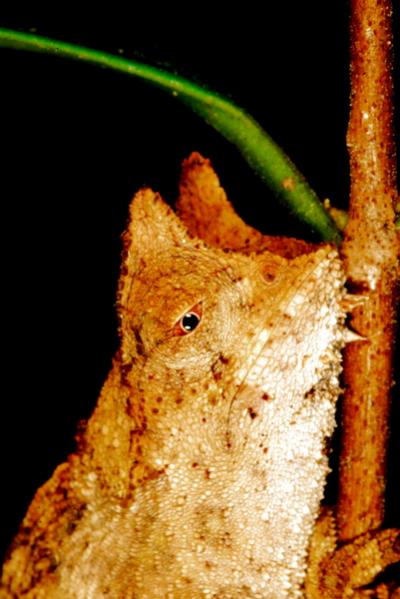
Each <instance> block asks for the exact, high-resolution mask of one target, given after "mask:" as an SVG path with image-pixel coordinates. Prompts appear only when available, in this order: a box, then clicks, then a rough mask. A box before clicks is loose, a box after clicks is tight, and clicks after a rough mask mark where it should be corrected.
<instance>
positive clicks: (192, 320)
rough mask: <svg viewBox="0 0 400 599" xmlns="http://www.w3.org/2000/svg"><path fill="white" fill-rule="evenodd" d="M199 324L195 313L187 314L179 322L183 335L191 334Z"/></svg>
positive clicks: (198, 317)
mask: <svg viewBox="0 0 400 599" xmlns="http://www.w3.org/2000/svg"><path fill="white" fill-rule="evenodd" d="M199 323H200V316H199V315H198V314H196V313H195V312H187V313H186V314H184V315H183V316H182V318H181V319H180V321H179V324H180V326H181V329H182V330H183V332H184V333H191V332H192V331H194V329H195V328H196V327H197V325H198V324H199Z"/></svg>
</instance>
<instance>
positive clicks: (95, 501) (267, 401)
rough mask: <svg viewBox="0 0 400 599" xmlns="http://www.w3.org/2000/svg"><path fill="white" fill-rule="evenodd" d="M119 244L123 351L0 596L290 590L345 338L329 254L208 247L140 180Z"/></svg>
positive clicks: (272, 593) (309, 525)
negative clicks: (291, 254)
mask: <svg viewBox="0 0 400 599" xmlns="http://www.w3.org/2000/svg"><path fill="white" fill-rule="evenodd" d="M124 242H125V255H124V262H123V269H122V274H121V280H120V290H119V309H120V316H121V330H120V333H121V348H120V351H119V353H118V355H117V356H116V358H115V360H114V364H113V368H112V371H111V373H110V375H109V377H108V379H107V381H106V383H105V385H104V388H103V390H102V393H101V396H100V399H99V402H98V405H97V407H96V409H95V412H94V414H93V416H92V417H91V419H90V420H89V422H88V424H87V428H86V430H85V431H84V432H82V433H81V436H80V440H79V447H78V450H77V452H76V454H74V455H72V456H70V458H69V460H68V462H67V463H65V464H63V465H61V466H60V467H59V468H58V469H57V470H56V472H55V473H54V475H53V477H52V478H51V479H50V481H49V482H48V483H46V484H45V485H44V486H43V487H42V488H41V489H40V490H39V491H38V493H37V495H36V497H35V499H34V501H33V503H32V505H31V507H30V509H29V511H28V514H27V516H26V517H25V520H24V522H23V525H22V527H21V531H20V533H19V535H18V536H17V538H16V540H15V542H14V544H13V547H12V549H11V551H10V554H9V558H8V561H7V562H6V564H5V567H4V573H3V584H2V587H1V590H0V597H1V598H2V599H11V598H15V597H24V598H26V599H44V598H46V599H66V598H68V599H102V598H109V599H133V598H140V599H145V598H149V599H150V598H154V599H155V598H167V597H168V598H188V599H189V598H193V599H196V598H205V599H211V598H219V599H234V598H238V599H239V598H240V599H245V598H274V599H280V598H287V597H288V598H289V597H290V598H296V597H301V596H302V595H303V592H304V591H303V590H302V588H303V587H302V585H303V583H304V577H305V570H306V560H307V550H308V546H309V541H310V536H311V533H312V530H313V526H314V523H315V520H316V517H317V515H318V509H319V503H320V500H321V497H322V494H323V486H324V480H325V476H326V473H327V470H328V466H327V458H326V456H325V442H326V439H327V437H328V436H329V435H330V434H331V433H332V430H333V428H334V410H335V400H336V398H337V395H338V393H339V384H338V375H339V372H340V368H341V367H340V350H341V348H342V346H343V344H344V342H345V338H346V333H345V328H344V326H343V321H344V317H345V314H344V308H343V305H344V302H343V298H344V293H345V292H344V287H343V284H344V275H343V272H342V267H341V263H340V261H339V259H338V256H337V252H336V250H334V249H332V248H331V247H329V246H326V247H322V248H319V249H316V251H314V252H311V253H308V254H307V255H302V256H298V257H295V258H293V259H286V258H284V257H282V256H277V255H275V254H273V253H271V252H269V251H267V250H265V251H262V252H260V253H257V254H250V255H245V254H242V253H240V252H233V251H231V252H225V251H223V250H222V249H218V248H211V247H207V246H206V245H205V244H204V243H203V242H202V241H200V240H198V239H195V238H191V237H189V235H188V234H187V232H186V230H185V229H184V227H183V225H182V224H181V222H180V221H179V219H178V218H177V217H176V216H175V214H174V213H173V212H172V211H171V210H170V209H169V208H168V207H167V206H166V205H165V204H164V203H163V201H162V200H161V199H160V198H159V197H158V196H157V195H156V194H154V193H153V192H151V191H150V190H143V191H141V192H140V193H139V194H137V196H136V198H135V199H134V201H133V203H132V206H131V219H130V224H129V228H128V230H127V232H126V234H125V238H124ZM190 314H191V316H186V320H185V315H190ZM193 315H194V316H193ZM185 322H186V323H187V322H189V323H190V326H188V330H185V329H184V327H183V326H182V325H183V324H184V323H185ZM189 329H191V330H189Z"/></svg>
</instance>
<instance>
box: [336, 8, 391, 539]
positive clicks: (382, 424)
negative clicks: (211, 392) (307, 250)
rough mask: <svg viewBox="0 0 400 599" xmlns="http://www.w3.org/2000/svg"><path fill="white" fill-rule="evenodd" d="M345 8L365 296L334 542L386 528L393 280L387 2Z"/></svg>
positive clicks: (353, 351) (351, 259) (350, 241)
mask: <svg viewBox="0 0 400 599" xmlns="http://www.w3.org/2000/svg"><path fill="white" fill-rule="evenodd" d="M351 7H352V13H351V95H352V98H351V113H350V121H349V128H348V138H347V143H348V150H349V154H350V172H351V190H350V214H349V216H350V219H349V223H348V226H347V228H346V231H345V240H344V243H343V248H342V255H343V258H344V262H345V268H346V271H347V274H348V280H349V285H350V288H351V291H353V292H356V293H359V294H361V295H364V296H365V301H364V302H363V303H362V305H361V306H359V307H358V308H357V309H356V310H355V311H354V312H353V317H352V320H351V326H352V327H353V329H354V330H355V331H356V332H357V333H359V334H360V335H362V336H364V337H365V341H362V342H359V343H353V344H350V345H349V346H348V347H347V348H346V352H345V385H346V396H345V401H344V411H343V446H342V454H341V458H340V492H339V506H338V524H339V538H340V540H349V539H352V538H354V537H356V536H358V535H360V534H363V533H365V532H366V531H368V530H371V529H374V528H378V527H379V526H381V524H382V521H383V515H384V493H385V478H386V476H385V475H386V472H385V464H386V449H387V440H388V418H389V409H390V393H391V388H392V386H393V348H394V341H395V339H394V337H395V301H396V288H397V287H398V277H399V264H398V255H399V239H398V235H397V234H396V230H395V226H394V221H395V203H396V198H397V190H396V168H395V167H396V156H395V145H394V132H393V81H392V76H391V72H392V43H393V40H392V32H391V8H390V0H383V1H380V0H352V3H351Z"/></svg>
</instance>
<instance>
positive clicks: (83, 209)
mask: <svg viewBox="0 0 400 599" xmlns="http://www.w3.org/2000/svg"><path fill="white" fill-rule="evenodd" d="M269 4H270V3H264V4H263V5H260V6H262V8H263V10H264V11H265V13H262V12H261V9H260V8H255V7H252V6H251V4H249V3H246V4H238V5H237V7H236V8H234V7H233V4H232V6H231V7H230V9H229V11H228V9H226V12H225V13H224V14H222V15H219V16H217V15H216V14H215V5H211V6H207V5H204V4H203V5H200V4H198V5H197V4H194V5H189V4H186V5H184V6H183V7H181V8H179V9H178V8H177V7H174V6H170V5H169V3H165V5H164V7H161V8H160V7H158V6H156V5H152V4H150V3H149V5H148V6H147V7H146V6H145V7H143V6H141V7H140V8H138V6H136V5H135V4H134V5H133V6H130V10H131V12H130V13H129V14H128V13H127V12H126V11H125V12H124V11H122V10H121V11H120V10H119V9H118V8H113V9H112V10H110V9H108V10H107V11H106V12H102V9H99V8H97V7H96V8H93V11H92V12H91V13H90V14H87V13H86V14H83V11H82V9H79V10H76V11H74V10H73V9H71V8H70V9H69V10H68V11H65V12H63V9H62V8H60V7H58V8H57V13H56V12H54V14H52V13H51V11H50V10H49V9H47V10H46V13H44V12H43V14H41V13H40V11H39V10H38V9H36V10H35V11H33V10H32V11H31V14H29V13H28V12H27V11H25V10H20V11H17V10H14V11H13V12H12V11H11V12H9V13H6V11H5V10H3V11H2V13H0V24H1V26H7V27H12V28H16V29H20V30H24V31H28V30H29V29H31V28H34V29H35V30H36V31H37V33H39V34H43V35H48V36H51V37H56V38H60V39H64V40H67V41H71V42H75V43H79V44H81V45H86V46H90V47H95V48H101V49H104V50H107V51H110V52H114V53H116V52H118V51H120V50H121V49H122V50H123V53H124V55H125V56H127V57H132V58H137V59H139V60H142V61H145V62H149V63H152V64H154V65H158V66H161V67H164V68H167V69H169V70H173V71H176V72H177V73H179V74H181V75H184V76H187V77H189V78H192V79H194V80H195V81H197V82H204V83H205V84H207V85H208V86H209V87H210V88H214V89H216V90H218V91H219V92H221V93H223V94H226V95H228V96H230V97H231V98H232V99H233V100H234V101H236V102H237V103H238V104H241V105H243V106H244V107H245V108H246V109H247V110H248V111H249V112H250V113H251V114H252V115H253V116H254V117H255V118H256V119H257V120H258V121H259V122H260V123H261V124H262V125H263V126H264V127H265V129H266V130H267V131H268V132H269V133H270V134H271V135H272V136H273V137H274V138H275V140H276V141H277V142H278V143H279V144H280V145H282V146H283V147H284V148H285V150H286V152H287V153H288V154H289V156H290V157H291V158H292V159H293V161H294V162H295V163H296V164H297V166H298V167H299V168H300V170H301V171H302V172H303V174H304V175H305V176H306V177H307V178H308V180H309V182H310V183H311V185H312V186H313V187H314V188H315V189H316V191H317V193H318V195H319V196H320V197H321V198H324V197H329V198H330V199H331V200H332V202H333V203H334V204H336V205H343V206H345V205H346V197H347V193H348V165H347V155H346V148H345V131H346V122H347V118H348V95H349V92H348V7H347V3H346V2H337V1H336V0H335V1H327V2H324V3H321V2H304V3H299V2H282V3H281V4H280V5H279V6H270V5H269ZM44 14H45V16H44ZM0 64H1V92H0V93H1V104H2V107H1V140H2V144H1V145H2V149H3V159H2V163H3V169H2V174H1V189H2V191H1V208H2V219H1V223H2V232H3V235H2V240H3V244H4V245H3V261H2V262H3V276H2V281H3V285H4V286H2V289H3V297H5V298H6V308H5V309H3V311H2V314H3V318H4V326H3V329H4V332H5V334H4V335H3V339H4V356H3V375H2V376H3V385H2V389H3V391H2V399H1V406H2V411H1V441H2V448H1V452H2V453H1V456H2V458H1V466H2V468H1V473H2V476H1V488H2V497H3V504H2V518H1V542H2V545H1V550H4V549H5V547H6V546H7V544H8V543H9V541H10V539H11V537H12V535H13V534H15V532H16V529H17V526H18V523H19V522H20V520H21V519H22V517H23V514H24V513H25V511H26V508H27V506H28V504H29V502H30V500H31V498H32V495H33V493H34V491H35V490H36V488H37V487H38V486H39V485H40V484H42V483H43V482H44V481H45V480H46V479H47V478H48V477H49V476H50V475H51V473H52V471H53V470H54V467H55V466H56V465H57V464H58V463H60V462H62V461H63V460H64V459H65V456H66V455H67V453H69V452H71V451H72V450H73V447H74V442H73V439H74V434H75V430H76V426H77V422H78V421H79V420H80V419H83V418H87V417H88V416H89V414H90V412H91V410H92V409H93V406H94V404H95V401H96V398H97V396H98V393H99V390H100V388H101V385H102V383H103V381H104V379H105V377H106V376H107V372H108V369H109V367H110V363H111V357H112V355H113V353H114V351H115V349H116V347H117V338H116V327H117V321H116V318H115V312H114V298H115V289H116V282H117V276H118V269H119V253H120V234H121V232H122V230H123V228H124V225H125V221H126V216H127V207H128V203H129V200H130V198H131V196H132V195H133V193H134V192H135V190H137V189H138V188H139V187H140V186H142V185H144V184H145V185H150V186H152V187H153V188H154V189H156V190H159V191H161V192H162V194H163V195H164V196H165V197H166V199H167V200H169V201H173V200H174V198H175V197H176V194H177V181H178V175H179V165H180V162H181V161H182V159H183V158H185V157H186V156H187V155H188V154H189V153H190V152H191V151H193V150H197V151H200V152H201V153H203V154H204V155H205V156H207V157H209V158H211V159H212V161H213V164H214V166H215V168H216V170H217V172H218V173H219V175H220V178H221V180H222V183H223V185H224V186H225V188H226V189H227V191H228V194H229V196H230V198H231V199H232V200H233V201H234V203H235V205H236V207H237V210H238V211H239V212H240V214H241V215H242V216H243V217H244V218H245V219H246V220H247V221H248V222H249V223H251V224H253V225H255V226H257V227H258V228H261V229H262V230H264V231H268V232H279V233H285V234H297V235H298V236H303V237H306V236H309V235H310V234H309V233H308V232H307V231H305V230H303V229H302V228H301V227H300V228H299V227H298V226H297V225H296V223H293V222H292V220H291V219H290V217H289V216H288V215H287V214H286V212H285V211H283V210H281V209H280V208H279V207H278V206H277V205H276V203H275V202H274V200H273V198H272V197H270V195H269V193H268V191H267V190H266V189H265V188H264V187H263V185H262V184H261V183H260V182H259V181H258V180H257V179H256V177H255V176H254V175H253V174H252V172H251V171H250V170H249V168H248V167H247V166H246V164H245V163H244V162H243V160H242V159H241V157H240V156H239V154H238V153H237V151H236V150H235V149H234V148H232V147H230V146H229V144H228V143H227V142H226V141H225V140H224V139H222V138H221V136H220V135H218V134H217V133H216V132H214V131H213V130H212V129H211V128H209V127H208V126H207V125H205V124H203V122H202V121H201V120H200V119H199V118H198V117H197V116H195V115H193V114H192V113H191V112H190V111H189V109H187V108H186V107H184V106H182V105H180V104H179V102H178V101H176V100H175V99H173V98H171V97H169V96H168V95H167V94H165V93H164V92H162V91H159V90H157V89H155V88H152V87H151V86H149V85H148V84H146V83H143V82H140V81H138V80H133V79H129V78H127V77H126V76H124V75H121V74H116V73H112V72H110V71H106V70H102V69H99V68H96V67H92V66H88V65H83V64H77V63H75V62H68V61H66V60H63V59H58V58H54V57H47V56H44V55H33V54H27V53H23V52H15V51H11V50H4V49H0ZM393 484H394V482H393ZM392 491H393V489H392V490H391V493H390V495H391V498H392V499H391V502H392V503H391V504H390V505H393V501H395V499H393V498H394V497H395V493H394V492H393V493H392Z"/></svg>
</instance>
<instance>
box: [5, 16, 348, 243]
mask: <svg viewBox="0 0 400 599" xmlns="http://www.w3.org/2000/svg"><path fill="white" fill-rule="evenodd" d="M0 47H5V48H14V49H20V50H30V51H33V52H44V53H46V54H55V55H57V56H62V57H67V58H72V59H74V60H81V61H84V62H89V63H92V64H96V65H100V66H102V67H106V68H109V69H113V70H115V71H120V72H123V73H126V74H128V75H132V76H134V77H139V78H141V79H145V80H146V81H148V82H151V83H153V84H155V85H157V86H158V87H160V88H162V89H164V90H166V91H168V92H170V93H172V94H173V95H174V96H175V97H177V98H178V99H180V100H181V101H182V102H184V103H185V104H186V105H188V106H190V108H192V110H194V111H195V112H196V113H197V114H199V115H200V116H202V117H203V119H204V120H205V121H206V122H207V123H208V124H209V125H211V126H212V127H214V129H216V130H217V131H218V132H219V133H221V134H222V135H223V136H224V137H225V138H226V139H227V140H229V141H230V142H231V143H233V144H234V145H235V146H236V147H237V148H238V150H239V151H240V152H241V154H242V155H243V157H244V158H245V160H246V161H247V162H248V164H249V165H250V166H251V167H252V168H253V169H254V170H255V171H256V172H257V173H258V175H259V176H260V177H261V178H262V179H263V181H264V182H265V183H266V184H267V185H268V186H269V187H270V189H272V191H273V192H274V193H275V195H276V196H277V197H278V199H279V200H280V201H281V202H282V203H283V204H285V205H286V206H287V207H288V208H289V210H290V211H291V212H292V213H293V214H294V215H295V216H297V218H298V219H299V220H301V221H302V222H304V223H306V224H307V225H309V226H310V227H311V229H313V230H314V231H316V232H317V233H318V234H319V235H320V237H321V239H323V240H325V241H333V242H335V243H339V242H340V233H339V231H338V229H337V227H336V226H335V223H334V222H333V220H332V219H331V217H330V216H329V214H328V213H327V212H326V210H325V209H324V207H323V205H322V204H321V202H320V201H319V200H318V197H317V195H316V193H315V192H314V191H313V190H312V189H311V187H310V186H309V185H308V183H307V182H306V180H305V179H304V177H303V176H302V175H301V174H300V173H299V171H298V170H297V169H296V167H295V166H294V165H293V164H292V162H291V161H290V159H289V158H288V157H287V156H286V154H285V153H284V152H283V150H281V148H280V147H279V146H278V145H277V144H276V143H275V142H274V141H273V140H272V139H271V137H270V136H269V135H268V134H267V133H266V132H265V131H264V130H263V129H262V127H261V126H260V125H259V124H258V123H257V122H256V121H255V120H254V119H253V118H252V117H251V116H250V115H248V114H247V113H246V112H245V111H244V110H243V109H241V108H240V107H239V106H236V105H235V104H233V103H232V102H230V101H229V100H227V99H226V98H224V97H222V96H220V95H219V94H216V93H214V92H210V91H209V90H207V89H205V88H203V87H200V86H198V85H195V84H194V83H191V82H190V81H188V80H187V79H184V78H183V77H178V76H176V75H173V74H171V73H168V72H166V71H162V70H160V69H157V68H155V67H151V66H148V65H145V64H142V63H139V62H136V61H134V60H128V59H126V58H124V57H121V56H114V55H112V54H108V53H105V52H101V51H97V50H92V49H89V48H85V47H82V46H77V45H74V44H69V43H67V42H60V41H57V40H53V39H49V38H46V37H42V36H40V35H34V34H31V33H23V32H18V31H12V30H9V29H2V28H0Z"/></svg>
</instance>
